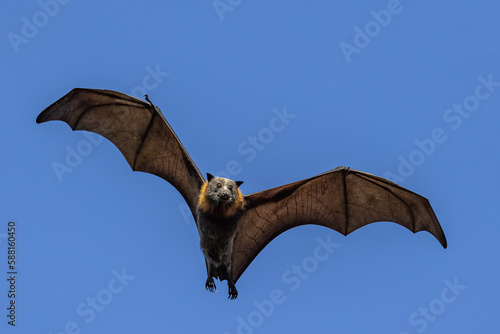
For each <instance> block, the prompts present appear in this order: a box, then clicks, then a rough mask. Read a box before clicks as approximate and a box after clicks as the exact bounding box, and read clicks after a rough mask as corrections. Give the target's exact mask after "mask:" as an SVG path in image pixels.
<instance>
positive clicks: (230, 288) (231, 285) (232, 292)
mask: <svg viewBox="0 0 500 334" xmlns="http://www.w3.org/2000/svg"><path fill="white" fill-rule="evenodd" d="M227 287H228V293H229V296H228V297H227V299H236V298H237V297H238V290H236V286H235V285H234V283H233V281H231V280H230V279H228V280H227Z"/></svg>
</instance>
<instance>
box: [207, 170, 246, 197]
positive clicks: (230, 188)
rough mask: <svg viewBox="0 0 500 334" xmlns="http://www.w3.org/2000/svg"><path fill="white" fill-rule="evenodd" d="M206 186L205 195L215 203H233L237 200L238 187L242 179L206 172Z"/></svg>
mask: <svg viewBox="0 0 500 334" xmlns="http://www.w3.org/2000/svg"><path fill="white" fill-rule="evenodd" d="M207 180H208V181H207V187H206V189H205V197H206V198H207V199H209V200H211V201H213V202H217V203H228V204H231V203H234V202H236V201H237V200H238V197H239V195H240V196H241V192H240V190H239V189H238V187H239V186H240V185H241V184H242V183H243V181H233V180H230V179H226V178H224V177H218V176H217V177H215V176H213V175H212V174H210V173H207Z"/></svg>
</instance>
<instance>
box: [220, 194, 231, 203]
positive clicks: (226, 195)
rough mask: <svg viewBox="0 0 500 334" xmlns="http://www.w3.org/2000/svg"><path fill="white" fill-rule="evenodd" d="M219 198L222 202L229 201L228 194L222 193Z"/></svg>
mask: <svg viewBox="0 0 500 334" xmlns="http://www.w3.org/2000/svg"><path fill="white" fill-rule="evenodd" d="M219 197H220V198H221V199H222V200H224V201H227V200H228V199H229V194H228V193H222V194H221V195H220V196H219Z"/></svg>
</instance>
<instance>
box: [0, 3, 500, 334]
mask: <svg viewBox="0 0 500 334" xmlns="http://www.w3.org/2000/svg"><path fill="white" fill-rule="evenodd" d="M1 7H2V10H1V11H0V22H1V24H0V26H1V32H0V36H2V39H1V43H0V50H1V55H2V62H1V64H0V68H1V79H0V80H1V82H2V86H1V88H2V89H1V91H2V106H3V107H2V112H1V113H0V124H1V127H2V131H1V138H0V145H1V152H2V157H3V160H2V161H3V162H2V164H0V181H1V183H0V203H1V204H0V208H1V210H0V264H1V265H0V277H1V280H0V306H1V307H0V319H1V320H0V332H1V333H23V334H24V333H43V334H48V333H52V334H56V333H94V334H99V333H158V332H163V333H200V332H203V333H220V334H224V333H230V334H233V333H277V332H288V333H306V332H307V333H346V334H348V333H349V334H350V333H352V334H356V333H394V334H414V333H423V332H425V333H429V334H430V333H444V332H449V333H483V332H493V331H495V330H498V328H499V321H498V311H499V302H498V301H499V300H500V289H499V288H498V282H499V281H500V270H499V267H498V254H499V251H500V244H499V243H498V241H497V235H498V234H499V233H500V227H499V224H498V222H499V220H498V217H499V213H500V212H499V209H498V208H499V205H498V203H499V199H500V195H499V191H500V177H499V176H498V174H497V173H496V172H497V171H498V169H499V168H500V158H499V153H500V146H499V139H500V133H499V130H500V125H499V121H500V116H499V115H500V113H499V107H500V42H499V39H498V36H499V33H500V20H498V13H499V10H500V4H499V3H497V2H494V1H482V2H472V1H463V2H458V1H450V0H448V1H439V2H433V1H428V0H427V1H411V0H401V1H396V0H389V1H388V0H382V1H356V2H355V3H354V2H348V1H320V2H317V1H313V2H307V3H306V2H290V1H272V2H269V1H248V0H219V1H212V0H209V1H170V2H166V1H142V2H134V3H131V2H123V1H105V2H101V1H70V0H64V1H63V0H41V1H35V0H33V1H26V0H23V1H17V2H12V1H10V2H8V3H6V2H5V3H3V4H2V5H1ZM74 87H86V88H103V89H112V90H117V91H120V92H124V93H127V94H132V95H135V96H138V97H141V95H142V94H143V93H144V92H146V93H148V94H149V96H150V98H151V99H152V100H153V102H154V103H155V104H157V105H158V106H159V107H160V108H161V109H162V111H163V113H164V114H165V116H166V118H167V119H168V120H169V122H170V123H171V125H172V127H173V128H174V129H175V131H176V132H177V134H178V136H179V137H180V139H181V140H182V142H183V144H184V145H185V146H186V148H187V149H188V151H189V152H190V154H191V156H192V158H193V159H194V160H195V161H196V163H197V165H198V166H199V168H200V170H201V171H202V172H203V173H206V172H210V173H213V174H222V173H221V172H226V173H229V174H230V175H231V176H232V177H233V178H234V179H237V180H243V181H245V183H244V185H243V186H242V188H241V189H242V191H243V192H244V193H251V192H255V191H259V190H263V189H266V188H270V187H273V186H279V185H282V184H285V183H289V182H293V181H296V180H299V179H303V178H306V177H310V176H313V175H316V174H319V173H322V172H324V171H327V170H330V169H332V168H335V167H337V166H338V165H346V166H350V167H352V168H355V169H359V170H363V171H366V172H370V173H373V174H376V175H380V176H386V177H389V178H391V179H394V180H396V181H397V182H398V183H400V184H402V185H403V186H405V187H407V188H409V189H411V190H413V191H415V192H417V193H419V194H422V195H423V196H425V197H427V198H428V199H429V200H430V202H431V204H432V206H433V208H434V210H435V212H436V214H437V216H438V218H439V220H440V222H441V225H442V227H443V229H444V231H445V233H446V236H447V238H448V249H446V250H444V249H443V248H442V247H441V246H440V244H439V242H438V241H437V240H435V239H434V238H433V237H432V236H431V235H430V234H428V233H418V234H416V235H414V234H412V233H411V232H409V231H408V230H406V229H404V228H402V227H400V226H398V225H396V224H392V223H378V224H372V225H370V226H367V227H365V228H363V229H361V230H358V231H356V232H354V233H352V234H351V235H349V236H348V237H344V236H342V235H340V234H338V233H336V232H334V231H332V230H328V229H326V228H322V227H318V226H305V227H301V228H297V229H294V230H291V231H288V232H287V233H285V234H283V235H281V236H280V237H278V238H277V239H276V240H275V241H273V242H272V243H271V244H270V245H269V246H268V247H267V248H265V250H264V251H263V252H262V253H261V254H260V255H259V256H258V257H257V259H256V260H255V261H254V262H253V263H252V264H251V265H250V267H249V268H248V269H247V271H246V272H245V273H244V274H243V276H242V277H241V279H240V280H239V281H238V283H237V287H238V290H239V297H238V299H237V300H236V301H228V300H226V297H227V293H226V292H227V287H226V284H225V282H224V283H218V290H219V293H216V294H211V293H209V292H207V291H206V290H205V289H204V283H205V279H206V271H205V264H204V260H203V256H202V254H201V252H200V250H199V246H198V242H199V239H198V233H197V231H196V228H195V224H194V221H193V219H192V218H190V217H189V216H186V215H185V214H184V212H183V211H182V203H183V202H182V198H181V196H180V195H179V194H178V193H177V192H176V190H175V189H174V188H173V187H172V186H170V185H169V184H168V183H167V182H165V181H163V180H162V179H160V178H158V177H155V176H153V175H149V174H144V173H133V172H132V171H131V170H130V167H129V166H128V165H127V163H126V161H125V159H124V158H123V156H122V155H121V153H120V152H119V151H118V150H117V149H116V148H115V147H114V146H113V145H112V144H111V143H110V142H108V141H107V140H103V139H100V138H99V137H98V136H95V135H92V136H88V135H89V134H87V136H86V135H85V133H83V132H72V131H70V129H69V128H68V126H66V125H65V124H63V123H61V122H50V123H45V124H42V125H37V124H35V118H36V116H37V115H38V114H39V113H40V112H41V111H42V110H43V109H44V108H45V107H47V106H48V105H50V104H51V103H52V102H54V101H56V100H57V99H59V98H60V97H62V96H63V95H64V94H66V93H67V92H69V91H70V90H71V89H72V88H74ZM285 111H286V113H287V114H288V115H289V116H288V118H286V121H283V120H281V122H278V121H273V119H274V118H275V117H276V114H277V113H278V114H283V113H284V112H285ZM272 124H274V125H276V124H277V125H278V127H276V126H272ZM251 137H256V138H257V144H256V145H255V146H252V144H251V142H252V141H251V139H249V138H251ZM257 146H258V148H256V147H257ZM228 163H229V166H228ZM490 173H491V174H490ZM9 221H13V222H15V223H16V226H17V234H16V245H17V248H16V257H17V263H16V270H17V272H18V274H17V276H16V299H15V301H16V315H17V317H16V327H17V328H12V326H10V325H8V324H7V321H8V318H7V317H6V315H7V312H8V311H7V310H6V308H7V307H8V303H9V301H10V299H9V298H8V297H7V292H8V290H9V285H8V282H7V278H8V277H9V275H8V274H7V271H8V268H7V237H8V235H7V227H8V222H9ZM325 243H327V244H330V246H329V248H328V250H329V251H330V252H327V250H325V249H324V248H323V249H322V250H323V251H324V252H322V253H321V252H320V253H318V251H316V250H317V249H318V247H322V246H321V245H323V244H325ZM317 254H321V255H322V256H321V257H320V258H318V256H317ZM325 254H328V256H326V255H325ZM299 268H300V269H299Z"/></svg>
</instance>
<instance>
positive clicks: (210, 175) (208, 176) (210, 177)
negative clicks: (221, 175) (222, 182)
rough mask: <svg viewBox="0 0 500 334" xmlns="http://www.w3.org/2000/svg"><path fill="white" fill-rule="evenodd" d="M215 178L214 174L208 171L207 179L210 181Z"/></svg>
mask: <svg viewBox="0 0 500 334" xmlns="http://www.w3.org/2000/svg"><path fill="white" fill-rule="evenodd" d="M213 178H214V176H213V175H212V174H210V173H207V180H208V182H210V180H211V179H213Z"/></svg>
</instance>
